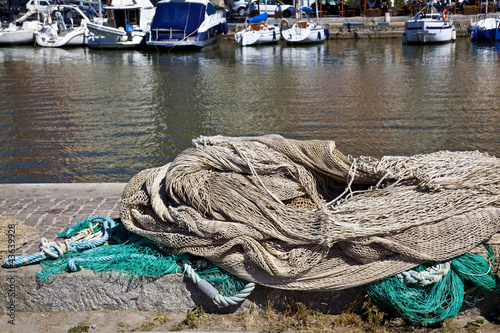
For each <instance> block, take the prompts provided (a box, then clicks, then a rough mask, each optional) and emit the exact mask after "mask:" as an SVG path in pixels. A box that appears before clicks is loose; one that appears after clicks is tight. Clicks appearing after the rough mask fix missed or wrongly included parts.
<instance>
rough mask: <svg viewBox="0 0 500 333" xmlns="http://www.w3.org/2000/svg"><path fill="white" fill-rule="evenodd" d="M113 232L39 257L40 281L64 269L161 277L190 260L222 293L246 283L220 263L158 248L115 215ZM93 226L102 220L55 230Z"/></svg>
mask: <svg viewBox="0 0 500 333" xmlns="http://www.w3.org/2000/svg"><path fill="white" fill-rule="evenodd" d="M114 222H115V226H114V227H113V232H112V236H111V237H110V238H109V239H108V240H107V241H106V243H105V244H102V245H100V246H96V247H92V248H90V249H88V250H85V251H70V252H68V253H65V254H64V255H61V256H60V257H58V258H57V259H53V260H44V261H40V264H41V267H42V269H41V270H40V271H39V272H37V273H36V276H37V277H38V278H39V280H40V281H41V282H45V281H50V280H52V279H55V278H56V277H57V276H59V275H60V274H62V273H64V272H71V271H76V270H80V269H90V270H93V271H94V272H95V273H99V274H102V275H112V276H114V277H117V276H124V277H129V278H137V277H153V278H156V277H160V276H162V275H165V274H182V272H183V270H184V269H183V267H182V265H181V262H182V261H185V260H187V261H190V262H191V263H192V264H193V269H195V270H196V273H197V274H198V276H199V278H201V279H203V280H205V281H207V282H208V283H210V284H212V285H213V286H214V287H215V288H216V289H217V291H218V292H220V294H221V295H223V296H231V295H235V294H237V293H238V292H239V291H240V290H242V289H243V288H244V287H245V283H246V282H245V281H243V280H241V279H238V278H236V277H234V276H231V275H229V274H227V273H226V272H224V271H223V270H221V269H220V268H219V267H217V266H214V265H210V264H208V263H207V262H206V261H203V260H199V259H197V258H193V257H192V256H191V255H189V254H187V253H185V254H181V255H177V254H173V253H169V252H165V251H160V250H159V249H158V248H157V247H156V246H155V245H154V244H151V243H149V242H148V241H147V240H145V239H144V238H142V237H139V236H137V235H135V234H131V233H130V232H128V231H127V230H125V228H123V225H122V224H121V223H120V220H119V219H115V220H114ZM89 226H91V227H92V229H93V232H98V231H99V230H101V229H102V224H99V223H96V222H95V221H94V220H93V219H92V218H89V219H86V220H84V221H81V222H78V223H77V224H75V225H74V226H71V227H70V228H68V229H66V230H65V231H63V232H62V233H60V234H58V236H59V237H61V238H66V239H67V238H71V237H73V236H76V235H77V234H78V232H80V231H83V230H85V229H87V228H88V227H89Z"/></svg>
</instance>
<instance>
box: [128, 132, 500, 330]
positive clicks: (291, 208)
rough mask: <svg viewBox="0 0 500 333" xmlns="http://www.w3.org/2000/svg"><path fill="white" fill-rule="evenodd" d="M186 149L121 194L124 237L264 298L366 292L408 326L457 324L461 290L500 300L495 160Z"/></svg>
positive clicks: (283, 142)
mask: <svg viewBox="0 0 500 333" xmlns="http://www.w3.org/2000/svg"><path fill="white" fill-rule="evenodd" d="M193 141H194V146H195V147H194V148H190V149H187V150H185V151H184V152H182V153H181V154H180V155H179V156H177V158H176V159H175V160H174V161H173V162H171V163H168V164H167V165H165V166H163V167H158V168H152V169H147V170H143V171H142V172H140V173H139V174H137V175H136V176H135V177H134V178H132V179H131V180H130V182H129V183H128V185H127V187H126V188H125V191H124V193H123V195H122V204H121V220H122V223H123V225H124V227H125V228H126V229H127V230H128V231H130V232H132V233H133V234H136V235H139V236H142V237H144V238H146V239H148V240H150V241H152V242H153V243H154V244H155V245H156V246H158V247H159V248H160V249H164V250H167V251H169V252H173V253H176V254H178V255H180V254H185V253H187V254H191V255H194V256H199V257H203V258H205V259H207V260H208V261H210V262H211V263H213V264H214V265H216V266H218V267H220V268H222V269H223V270H225V271H227V272H229V273H231V274H233V275H235V276H237V277H239V278H241V279H244V280H247V281H252V282H255V283H258V284H261V285H264V286H269V287H273V288H279V289H295V290H311V291H332V290H340V289H345V288H351V287H355V286H363V287H364V288H365V290H367V291H368V293H369V294H370V295H371V296H372V298H374V299H375V300H377V301H380V302H384V303H388V304H391V305H392V306H394V307H395V308H396V309H397V310H398V311H399V312H400V313H401V314H402V315H404V316H405V317H406V318H409V319H411V320H413V321H416V322H429V323H431V322H436V321H440V320H442V319H444V318H446V317H450V316H453V315H456V313H457V312H458V310H459V309H460V306H461V305H462V302H463V298H464V290H465V288H467V287H468V285H469V284H475V285H478V286H479V287H480V288H481V289H483V290H487V291H490V292H500V282H499V277H498V264H497V261H496V260H497V259H498V254H499V248H500V243H499V241H498V235H499V234H498V233H499V232H500V162H499V160H498V158H496V157H492V156H488V155H487V154H483V153H479V152H449V151H442V152H437V153H432V154H424V155H416V156H411V157H405V156H395V157H390V156H386V157H383V158H381V159H377V158H374V157H366V156H361V157H357V158H354V157H352V156H345V155H343V154H342V153H341V152H340V151H338V150H337V149H336V148H335V144H334V142H332V141H318V140H311V141H298V140H289V139H285V138H283V137H281V136H278V135H267V136H261V137H238V138H235V137H222V136H215V137H200V138H198V139H196V140H193ZM436 265H437V266H436ZM411 269H413V271H411V272H408V271H409V270H411ZM412 276H413V277H415V279H416V281H417V282H415V281H413V282H412V281H411V279H409V277H412ZM419 281H420V282H419ZM425 281H431V282H425ZM431 299H432V300H433V301H432V302H431V301H430V300H431ZM457 307H458V309H457Z"/></svg>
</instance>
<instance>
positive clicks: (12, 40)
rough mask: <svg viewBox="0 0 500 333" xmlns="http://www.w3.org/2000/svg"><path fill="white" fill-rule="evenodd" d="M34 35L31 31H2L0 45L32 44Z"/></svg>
mask: <svg viewBox="0 0 500 333" xmlns="http://www.w3.org/2000/svg"><path fill="white" fill-rule="evenodd" d="M34 40H35V35H34V31H33V30H29V31H22V30H19V31H2V32H0V44H11V45H18V44H28V43H33V41H34Z"/></svg>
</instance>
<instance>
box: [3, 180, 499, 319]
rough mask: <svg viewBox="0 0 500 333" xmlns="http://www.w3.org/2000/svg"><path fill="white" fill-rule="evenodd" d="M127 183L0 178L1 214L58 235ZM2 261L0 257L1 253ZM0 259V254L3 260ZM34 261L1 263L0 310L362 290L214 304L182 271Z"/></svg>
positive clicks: (485, 309) (332, 301) (112, 201)
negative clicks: (47, 270) (43, 269)
mask: <svg viewBox="0 0 500 333" xmlns="http://www.w3.org/2000/svg"><path fill="white" fill-rule="evenodd" d="M124 187H125V184H0V216H12V217H14V218H15V219H16V220H19V221H21V222H22V223H23V224H25V225H27V226H32V227H36V228H37V229H38V230H39V231H40V237H45V238H47V239H48V240H49V241H52V240H56V235H57V233H59V232H61V231H63V230H64V229H66V228H67V227H69V226H71V225H74V224H75V223H77V222H78V221H82V220H84V219H86V218H88V217H90V216H92V215H96V214H103V215H108V216H110V217H111V218H118V217H119V204H120V197H121V193H122V191H123V189H124ZM39 242H40V241H39V239H37V240H34V241H31V242H29V243H27V244H24V245H23V246H22V247H21V248H20V249H19V250H17V251H16V255H29V254H34V253H36V252H38V251H39V250H38V244H39ZM3 259H5V258H3ZM2 262H3V260H2ZM39 270H40V266H39V264H33V265H29V266H24V267H20V268H12V269H7V268H3V267H2V268H0V295H2V296H3V297H2V299H3V300H4V301H2V302H0V314H4V315H8V314H9V313H10V312H11V311H12V306H13V307H14V310H15V311H17V312H30V313H43V312H80V311H104V310H138V311H157V312H185V311H187V310H188V309H190V308H192V307H193V306H195V305H201V306H202V307H203V309H205V310H206V311H208V312H212V313H233V312H240V311H253V310H255V309H257V310H260V311H262V310H263V309H265V308H266V307H267V306H268V305H269V304H274V305H275V306H276V307H278V308H279V306H280V305H286V304H289V303H290V302H292V301H295V302H302V303H304V304H306V305H309V306H311V307H312V308H313V309H316V310H318V311H321V312H324V313H331V314H338V313H340V312H342V311H343V310H346V309H348V308H350V306H351V305H352V304H354V303H355V301H356V300H357V301H358V303H362V302H359V301H360V300H363V298H364V297H365V296H366V294H365V293H364V292H363V291H362V289H361V288H351V289H347V290H342V291H337V292H308V291H290V290H277V289H272V288H267V287H263V286H259V285H258V286H257V287H256V289H255V290H254V291H253V292H252V293H251V294H250V296H249V297H248V298H247V299H246V300H245V301H244V302H243V303H242V304H238V305H232V306H229V307H219V306H217V305H215V304H214V303H213V302H212V301H211V300H210V299H208V298H207V297H206V296H205V295H204V294H203V293H202V292H201V291H200V290H199V289H198V288H197V287H196V286H195V285H194V283H193V282H192V281H191V280H190V279H188V278H186V277H184V276H182V275H180V274H177V275H176V274H172V275H165V276H162V277H160V278H156V279H152V278H138V279H135V280H130V279H128V278H125V277H116V276H115V277H110V276H101V275H97V274H94V273H93V272H91V271H79V272H74V273H64V274H62V275H59V276H58V277H57V278H56V279H54V280H52V281H50V282H45V283H41V282H39V281H38V279H37V278H36V276H35V274H36V272H37V271H39ZM498 309H500V295H492V294H487V295H485V297H484V299H483V300H482V301H480V302H477V304H476V306H475V307H469V306H467V305H464V307H463V309H462V311H461V314H464V315H479V316H489V317H491V316H498V315H499V313H498V312H499V310H498Z"/></svg>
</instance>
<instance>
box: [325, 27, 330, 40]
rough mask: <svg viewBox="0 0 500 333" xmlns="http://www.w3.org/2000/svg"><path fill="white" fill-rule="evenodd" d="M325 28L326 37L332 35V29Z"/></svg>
mask: <svg viewBox="0 0 500 333" xmlns="http://www.w3.org/2000/svg"><path fill="white" fill-rule="evenodd" d="M324 30H325V37H326V38H328V37H330V30H328V29H326V28H325V29H324Z"/></svg>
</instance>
